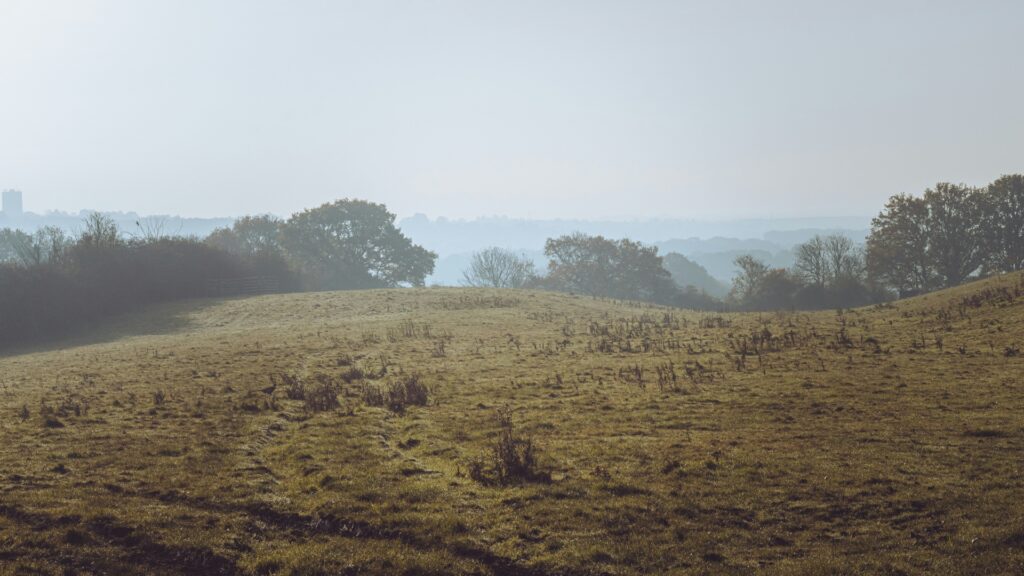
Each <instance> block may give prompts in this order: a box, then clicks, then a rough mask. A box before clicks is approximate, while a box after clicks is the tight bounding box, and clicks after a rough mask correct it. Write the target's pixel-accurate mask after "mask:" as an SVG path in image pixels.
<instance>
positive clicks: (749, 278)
mask: <svg viewBox="0 0 1024 576" xmlns="http://www.w3.org/2000/svg"><path fill="white" fill-rule="evenodd" d="M733 263H734V264H735V265H736V268H737V270H736V272H737V274H736V277H735V278H734V279H733V281H732V291H731V292H730V293H729V297H730V298H731V299H732V300H734V301H736V302H748V301H752V300H753V299H754V298H755V296H756V294H757V292H758V290H760V286H761V281H762V280H764V277H765V276H766V275H767V274H768V271H769V270H770V269H769V268H768V265H767V264H765V263H764V262H762V261H760V260H758V259H757V258H754V257H753V256H751V255H749V254H747V255H743V256H740V257H738V258H736V260H734V261H733Z"/></svg>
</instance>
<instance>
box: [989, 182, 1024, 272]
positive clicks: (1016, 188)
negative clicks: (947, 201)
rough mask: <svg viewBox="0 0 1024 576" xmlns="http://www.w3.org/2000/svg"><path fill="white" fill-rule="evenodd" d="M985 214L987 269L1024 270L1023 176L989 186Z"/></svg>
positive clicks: (995, 270) (994, 270)
mask: <svg viewBox="0 0 1024 576" xmlns="http://www.w3.org/2000/svg"><path fill="white" fill-rule="evenodd" d="M984 214H985V220H984V223H983V225H982V236H983V239H984V242H985V250H984V252H985V255H986V268H988V269H989V270H990V271H993V272H997V271H1007V272H1009V271H1014V270H1024V174H1012V175H1009V176H1003V177H1002V178H999V179H998V180H996V181H995V182H993V183H992V184H990V185H989V187H988V190H987V192H986V194H985V198H984Z"/></svg>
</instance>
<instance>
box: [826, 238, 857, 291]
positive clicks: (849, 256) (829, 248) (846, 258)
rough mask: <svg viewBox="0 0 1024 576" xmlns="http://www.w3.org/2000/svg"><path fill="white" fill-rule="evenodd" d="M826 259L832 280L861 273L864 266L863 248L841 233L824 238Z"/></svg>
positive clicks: (835, 280)
mask: <svg viewBox="0 0 1024 576" xmlns="http://www.w3.org/2000/svg"><path fill="white" fill-rule="evenodd" d="M824 248H825V253H824V255H825V261H826V262H827V264H828V276H829V280H830V281H831V282H833V283H834V282H838V281H840V280H842V279H844V278H852V277H856V276H859V275H860V272H861V268H862V267H863V261H864V259H863V257H862V256H861V250H860V248H858V247H857V245H856V244H854V242H853V240H850V239H849V238H848V237H846V236H843V235H841V234H833V235H831V236H828V237H827V238H825V240H824Z"/></svg>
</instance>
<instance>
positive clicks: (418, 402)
mask: <svg viewBox="0 0 1024 576" xmlns="http://www.w3.org/2000/svg"><path fill="white" fill-rule="evenodd" d="M429 401H430V387H429V386H427V385H426V384H424V383H423V382H422V381H421V380H420V376H419V375H418V374H413V375H411V376H406V377H404V378H402V379H401V380H397V381H395V382H391V383H389V384H387V385H384V386H381V385H378V384H366V385H364V386H363V402H364V403H366V405H367V406H382V407H386V408H387V409H388V410H391V411H392V412H395V413H398V414H402V413H404V412H405V409H406V408H407V407H408V406H426V405H427V403H428V402H429Z"/></svg>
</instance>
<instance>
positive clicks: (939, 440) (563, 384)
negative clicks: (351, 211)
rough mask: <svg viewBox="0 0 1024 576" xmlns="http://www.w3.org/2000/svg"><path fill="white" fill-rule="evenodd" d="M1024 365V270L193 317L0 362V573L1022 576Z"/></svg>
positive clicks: (206, 308) (251, 309)
mask: <svg viewBox="0 0 1024 576" xmlns="http://www.w3.org/2000/svg"><path fill="white" fill-rule="evenodd" d="M1022 344H1024V276H1022V275H1020V274H1017V275H1012V276H1003V277H999V278H993V279H989V280H986V281H983V282H978V283H975V284H971V285H968V286H963V287H960V288H957V289H954V290H950V291H945V292H941V293H935V294H931V295H928V296H925V297H921V298H917V299H913V300H908V301H903V302H898V303H895V304H892V305H886V306H884V307H883V306H880V307H873V308H870V309H858V310H851V311H845V312H841V313H837V312H835V311H832V312H822V313H775V314H725V315H711V314H702V313H696V312H687V311H680V310H671V309H666V308H659V307H654V306H646V305H638V304H633V303H621V302H610V301H603V300H595V299H587V298H581V297H573V296H569V295H561V294H552V293H539V292H516V291H494V290H477V289H420V290H385V291H368V292H339V293H316V294H299V295H287V296H268V297H259V298H250V299H236V300H224V301H204V302H193V303H186V304H175V305H172V306H166V307H162V308H158V309H154V310H152V311H150V312H147V313H146V314H144V315H139V316H133V317H130V318H125V319H122V320H120V321H119V322H117V323H115V324H111V325H108V326H105V327H103V328H102V329H97V331H96V332H95V333H93V334H91V335H90V336H89V337H88V340H84V341H79V342H75V343H68V344H67V345H65V346H62V347H59V348H57V347H53V348H51V349H44V350H34V351H27V352H25V353H22V354H18V355H11V356H6V357H0V414H3V418H2V419H0V440H2V442H0V491H2V494H3V497H2V499H0V566H2V567H3V570H0V571H2V572H10V573H35V574H51V573H52V574H62V573H79V574H100V573H117V574H121V573H129V574H130V573H136V574H206V573H209V574H235V573H240V574H349V573H351V574H357V573H379V574H428V573H436V574H440V573H445V574H447V573H454V574H640V573H713V574H716V573H722V574H740V573H750V572H765V573H769V574H839V573H845V574H857V573H865V574H878V573H888V574H913V573H974V574H1015V573H1020V570H1021V566H1022V565H1024V504H1022V503H1021V502H1022V501H1024V476H1022V475H1021V473H1020V472H1021V471H1020V466H1021V454H1022V450H1024V394H1022V393H1021V392H1022V386H1024V382H1022V378H1021V376H1022V375H1024V358H1022V357H1021V355H1020V348H1021V345H1022ZM424 387H426V388H427V389H428V391H426V392H425V391H424ZM528 441H532V443H531V444H527V442H528ZM495 455H500V456H504V459H498V461H496V458H495Z"/></svg>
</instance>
